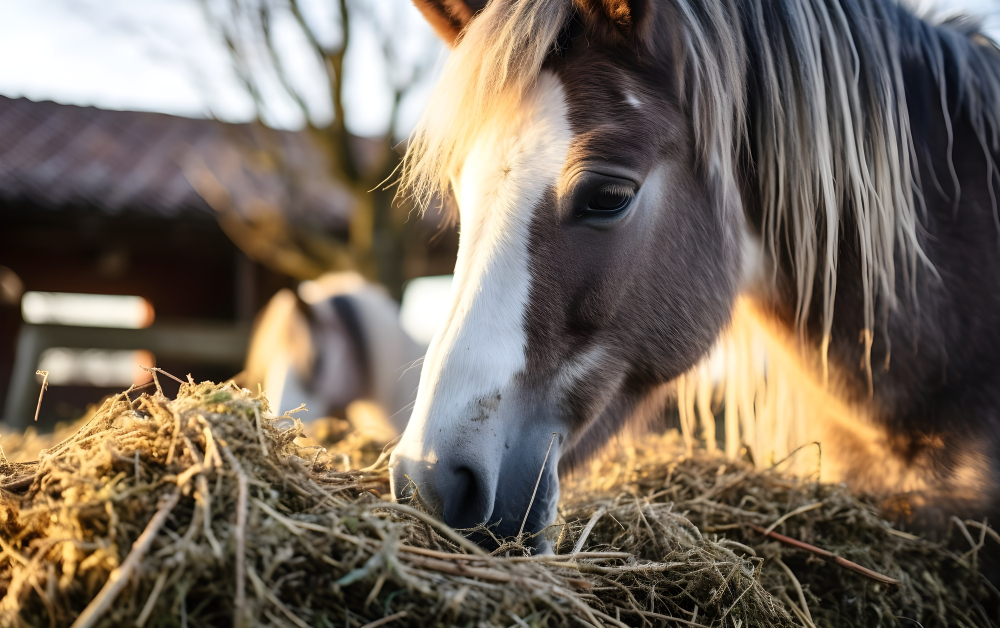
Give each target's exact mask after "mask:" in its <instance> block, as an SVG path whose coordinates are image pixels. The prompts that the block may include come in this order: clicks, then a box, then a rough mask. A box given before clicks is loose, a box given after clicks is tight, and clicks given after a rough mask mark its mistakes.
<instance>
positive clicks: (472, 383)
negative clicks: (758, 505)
mask: <svg viewBox="0 0 1000 628" xmlns="http://www.w3.org/2000/svg"><path fill="white" fill-rule="evenodd" d="M667 65H669V64H664V67H666V66H667ZM677 84H678V82H677V79H676V77H673V76H670V75H669V74H668V73H665V72H662V71H660V72H654V71H652V70H650V69H648V68H642V66H640V65H639V64H638V63H637V62H636V61H635V60H630V59H629V58H628V57H627V56H625V55H621V54H618V53H612V52H605V53H603V54H602V53H601V52H599V50H598V46H596V45H590V46H574V47H573V48H572V49H571V50H570V51H569V52H568V53H566V54H565V55H564V56H563V57H560V58H557V59H550V60H549V61H548V62H547V63H546V66H545V69H544V70H543V71H542V73H541V75H540V76H539V77H538V79H537V81H535V83H534V85H533V87H531V88H530V89H529V90H528V92H527V93H526V94H525V96H524V98H523V99H522V100H521V102H520V105H519V107H518V109H517V112H516V115H514V116H511V117H507V118H504V120H505V122H504V123H503V124H501V125H495V126H492V127H490V128H487V129H484V130H483V131H482V132H481V133H480V135H479V136H478V137H477V138H476V140H475V142H474V143H473V146H472V149H471V150H470V151H469V153H468V156H467V158H466V159H465V160H464V162H463V163H462V165H461V168H460V169H458V170H457V173H458V174H457V175H456V176H455V177H454V179H453V182H452V189H453V190H454V193H455V200H456V201H457V204H458V207H459V210H460V220H461V243H460V246H459V253H458V262H457V265H456V268H455V283H454V288H453V294H452V306H451V316H450V319H449V320H448V323H447V325H446V326H445V328H444V329H443V330H441V332H440V333H439V334H438V336H437V337H436V338H435V340H434V341H433V342H432V344H431V346H430V349H429V351H428V353H427V357H426V361H425V363H424V366H423V372H422V377H421V382H420V388H419V392H418V395H417V401H416V405H415V407H414V410H413V414H412V418H411V420H410V423H409V425H408V426H407V428H406V431H405V433H404V435H403V438H402V441H401V442H400V443H399V445H398V447H397V448H396V450H395V451H394V453H393V455H392V461H391V467H392V482H393V489H394V491H395V494H396V496H397V497H398V498H404V497H409V496H411V495H412V492H413V490H414V489H415V490H416V492H417V494H418V495H419V496H420V497H421V498H422V501H423V502H424V503H426V504H429V505H431V507H432V508H436V509H438V510H439V511H440V512H441V513H442V514H443V516H444V519H445V521H446V522H447V523H449V524H450V525H452V526H455V527H459V528H465V527H471V526H474V525H476V524H479V523H483V522H487V523H489V524H496V528H495V530H496V532H497V533H498V534H499V535H503V536H511V535H514V534H517V533H518V531H519V529H520V528H521V526H522V522H524V530H525V531H526V532H531V533H534V532H538V531H539V530H541V529H542V528H543V527H545V526H546V525H548V524H549V523H551V522H552V521H553V519H554V517H555V513H556V505H557V501H558V493H559V481H558V475H557V469H558V468H559V467H560V466H562V467H563V468H566V466H567V465H571V464H572V463H573V461H574V460H580V459H581V458H582V457H583V456H586V455H587V454H588V453H590V452H591V451H592V450H593V449H594V448H595V447H596V446H598V445H600V444H602V443H603V442H605V441H606V440H607V439H608V438H609V436H610V435H611V434H613V433H614V432H615V431H616V430H617V429H618V428H619V427H620V426H621V425H622V424H623V423H624V422H625V421H626V420H627V419H629V418H630V417H631V416H633V415H634V414H635V413H636V412H637V411H638V410H639V409H640V408H641V407H642V406H643V401H644V400H646V399H647V398H648V397H649V396H650V395H652V394H655V393H656V391H657V390H658V389H661V387H662V385H663V384H664V383H665V382H668V381H670V380H671V379H673V378H675V377H676V376H678V375H680V374H682V373H683V372H685V371H686V370H687V369H689V368H691V367H692V366H693V365H695V363H696V362H697V361H698V360H699V359H701V358H702V357H703V356H704V355H705V354H706V353H707V352H708V351H709V349H710V348H711V346H712V345H713V343H714V342H715V340H716V338H717V336H718V334H719V332H720V330H721V328H722V327H723V326H724V325H725V324H726V322H727V320H728V316H729V312H730V309H731V305H732V301H733V299H734V297H735V292H736V290H737V286H738V283H739V280H740V272H741V243H742V231H741V229H742V218H741V213H740V212H739V210H738V209H736V208H734V207H726V206H725V205H726V203H725V202H724V200H723V197H724V194H723V191H724V190H723V188H725V187H726V186H729V188H730V189H729V190H728V191H729V192H731V194H730V195H729V196H727V197H726V198H728V199H730V200H729V204H730V205H732V204H733V203H734V202H735V199H736V194H735V192H733V190H734V185H733V182H732V181H721V180H716V181H714V182H713V181H712V176H711V175H710V174H706V173H707V171H708V170H710V168H709V167H702V166H698V165H696V161H697V159H696V158H695V151H694V143H693V132H692V124H691V120H690V119H689V117H688V116H687V115H686V114H684V113H683V109H682V108H681V106H680V104H679V100H678V98H677V97H676V96H675V94H676V92H677ZM560 462H561V463H562V464H561V465H560ZM536 482H538V487H537V493H535V494H534V501H533V502H532V505H531V507H530V513H529V512H528V510H529V502H530V501H531V499H532V495H533V491H534V488H535V485H536Z"/></svg>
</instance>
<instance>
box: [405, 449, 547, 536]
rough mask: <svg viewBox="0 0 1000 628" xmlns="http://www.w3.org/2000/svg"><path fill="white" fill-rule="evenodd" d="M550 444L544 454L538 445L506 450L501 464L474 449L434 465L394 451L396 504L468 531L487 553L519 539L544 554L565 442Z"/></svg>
mask: <svg viewBox="0 0 1000 628" xmlns="http://www.w3.org/2000/svg"><path fill="white" fill-rule="evenodd" d="M550 437H551V435H550ZM526 440H527V439H526ZM551 440H553V446H552V447H551V449H549V448H548V445H549V441H550V439H545V442H544V443H543V444H544V445H545V447H542V448H540V451H538V450H539V448H538V447H535V446H532V447H524V446H521V447H519V448H517V449H516V450H514V449H509V448H506V447H505V448H504V449H503V451H502V454H501V456H500V459H499V460H496V459H494V456H490V455H482V454H484V453H485V452H483V451H482V450H477V449H476V448H468V449H464V450H459V451H450V452H447V451H440V452H437V454H438V455H437V460H436V461H435V463H434V464H429V463H426V462H422V461H420V460H416V459H414V458H412V457H407V456H405V455H400V456H397V455H396V454H395V453H394V454H393V457H392V459H391V462H390V470H391V482H392V490H393V494H394V496H395V498H396V499H397V500H398V501H410V502H416V503H417V504H418V505H420V506H422V507H424V508H425V509H427V510H430V511H431V512H432V513H434V514H435V515H437V516H440V517H441V518H442V519H443V520H444V522H445V523H447V524H448V525H449V526H451V527H453V528H456V529H459V530H463V531H467V533H468V535H469V536H470V538H472V539H474V540H475V541H476V542H477V543H479V544H480V545H483V546H485V547H487V548H489V549H493V548H495V547H496V546H497V544H498V543H502V542H504V541H515V542H518V543H519V544H520V545H522V546H524V547H529V548H533V549H535V550H541V551H545V550H547V548H548V543H547V542H546V541H545V535H544V534H543V531H544V529H545V527H546V526H548V525H549V524H551V523H552V521H553V520H554V519H555V514H556V506H557V504H558V501H559V477H558V474H557V466H558V442H557V441H559V440H561V439H551ZM546 454H548V456H547V457H546ZM536 486H537V489H536ZM483 528H485V529H483Z"/></svg>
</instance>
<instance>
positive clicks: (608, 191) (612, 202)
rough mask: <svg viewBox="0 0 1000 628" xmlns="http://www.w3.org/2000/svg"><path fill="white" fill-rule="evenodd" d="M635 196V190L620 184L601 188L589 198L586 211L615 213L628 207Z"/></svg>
mask: <svg viewBox="0 0 1000 628" xmlns="http://www.w3.org/2000/svg"><path fill="white" fill-rule="evenodd" d="M634 196H635V190H634V189H632V188H630V187H627V186H625V185H622V184H620V183H612V184H609V185H605V186H603V187H602V188H601V189H599V190H598V191H597V194H594V195H593V196H592V197H590V201H589V202H588V203H587V209H588V210H590V211H595V212H608V213H615V212H620V211H621V210H623V209H625V208H626V207H628V204H629V203H631V202H632V197H634Z"/></svg>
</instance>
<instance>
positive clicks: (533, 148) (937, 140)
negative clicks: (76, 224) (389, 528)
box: [390, 0, 1000, 551]
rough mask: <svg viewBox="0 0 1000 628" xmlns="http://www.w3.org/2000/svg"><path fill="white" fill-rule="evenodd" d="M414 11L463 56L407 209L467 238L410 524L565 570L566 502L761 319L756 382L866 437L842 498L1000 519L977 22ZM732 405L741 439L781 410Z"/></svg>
mask: <svg viewBox="0 0 1000 628" xmlns="http://www.w3.org/2000/svg"><path fill="white" fill-rule="evenodd" d="M415 2H416V4H417V6H418V8H419V9H420V10H421V12H422V13H423V14H424V16H426V18H427V20H428V21H429V22H430V24H431V26H433V27H434V29H435V30H436V31H437V33H438V34H439V35H440V36H441V37H442V38H443V39H444V40H445V41H446V42H447V43H448V44H449V45H450V46H451V52H450V55H449V57H448V59H447V61H446V63H445V66H444V68H443V72H442V76H441V79H440V82H439V84H438V85H437V87H436V89H435V91H434V93H433V95H432V96H431V99H430V102H429V104H428V106H427V110H426V113H425V114H424V117H423V118H422V119H421V121H420V123H419V124H418V126H417V127H416V129H415V131H414V132H413V134H412V136H411V139H410V141H409V145H408V151H407V154H406V156H405V158H404V163H403V168H402V175H401V190H402V193H403V194H404V195H409V196H410V197H411V199H412V200H413V202H417V203H427V202H429V200H430V199H432V198H435V197H438V198H445V199H448V200H449V203H450V204H451V205H453V206H454V207H455V208H456V211H457V217H458V220H459V223H460V225H461V235H460V244H459V251H458V258H457V262H456V266H455V284H454V289H453V294H452V304H451V310H450V318H449V320H448V322H447V324H446V325H445V326H444V327H443V329H441V331H440V332H439V333H438V335H437V336H436V337H435V338H434V340H433V341H432V343H431V345H430V347H429V350H428V353H427V356H426V359H425V361H424V364H423V367H422V372H421V379H420V385H419V389H418V393H417V398H416V403H415V405H414V409H413V412H412V415H411V418H410V422H409V424H408V425H407V427H406V429H405V431H404V433H403V436H402V438H401V440H400V442H399V444H398V445H397V446H396V448H395V450H394V451H393V452H392V454H391V457H390V469H391V483H392V490H393V494H394V495H395V497H396V499H398V500H419V501H420V502H422V503H423V504H424V505H426V507H427V508H429V509H430V510H431V511H432V512H434V513H436V514H438V515H440V516H442V517H443V519H444V521H445V522H447V523H448V524H449V525H451V526H453V527H455V528H461V529H469V528H474V527H475V526H478V525H480V524H482V525H486V526H488V527H489V528H490V529H491V531H492V532H493V536H494V537H500V538H503V537H512V536H515V535H517V537H518V539H519V541H520V542H522V543H523V544H524V546H525V547H527V548H528V549H533V550H534V551H546V549H547V548H548V547H549V544H548V542H547V541H546V535H545V534H543V532H544V531H545V529H546V527H547V526H549V525H550V524H552V523H553V521H554V520H555V519H556V516H557V503H558V498H559V476H560V474H561V473H562V474H565V473H568V472H570V471H572V470H573V469H574V468H576V467H578V466H579V465H580V464H581V462H583V461H585V460H587V459H588V457H590V456H592V455H594V453H595V452H596V451H598V450H599V449H600V448H601V447H602V446H603V445H604V444H606V443H607V442H609V439H611V438H612V437H613V436H614V435H616V434H619V433H621V431H622V430H623V429H624V428H625V427H626V426H629V425H631V424H633V423H634V422H636V421H640V420H641V416H642V415H643V414H645V413H648V412H649V411H650V409H651V408H654V409H655V408H657V407H662V405H663V403H666V402H667V401H669V399H670V398H676V399H678V400H683V399H688V398H691V397H692V396H693V394H692V393H690V392H683V394H682V392H681V390H680V389H681V388H684V387H683V386H681V385H680V384H676V385H675V388H674V389H673V390H675V391H676V392H675V393H672V394H673V397H671V396H670V394H667V393H665V392H664V391H665V390H668V387H669V386H670V385H671V382H680V381H683V380H684V379H685V378H686V377H689V375H690V374H691V373H693V372H695V371H697V370H698V369H699V368H702V367H700V366H699V365H703V364H704V361H705V359H706V357H707V356H709V355H710V354H711V352H712V351H713V349H715V348H716V347H718V346H719V345H720V343H722V344H725V340H724V339H725V338H726V336H727V334H729V333H730V330H732V329H734V328H737V327H740V326H743V323H742V322H741V317H742V316H743V315H744V314H746V313H747V312H750V313H751V314H752V319H753V320H754V321H755V323H754V325H756V328H758V329H766V330H769V333H770V334H771V336H770V337H771V338H774V339H777V340H776V341H775V345H774V346H776V347H779V348H782V349H781V350H782V351H783V353H781V354H780V355H781V356H784V357H781V359H775V358H774V357H773V356H774V355H775V354H769V357H768V358H767V360H766V362H767V364H766V365H765V369H773V368H776V367H777V365H779V364H780V363H783V362H788V363H789V364H793V368H792V372H793V373H794V375H795V377H798V378H799V380H795V381H792V380H789V381H787V382H785V383H784V384H782V385H783V386H784V388H786V389H803V390H805V389H808V390H810V391H821V392H823V394H825V395H826V397H827V399H828V400H829V402H830V403H829V407H830V408H835V409H836V410H828V409H827V405H826V404H816V405H814V406H812V407H811V408H809V410H810V411H815V414H817V415H819V414H831V415H836V416H835V418H836V419H837V421H839V422H840V424H841V425H842V426H846V425H848V424H849V423H851V422H854V423H856V424H857V425H858V426H860V427H859V428H858V429H859V430H861V431H856V432H854V433H853V436H851V435H850V434H848V436H844V437H843V438H844V439H847V440H845V442H853V443H854V444H855V445H856V446H857V447H856V448H857V451H847V452H846V454H847V455H846V460H847V462H845V463H844V466H843V467H842V468H843V469H844V470H845V471H844V472H845V474H847V475H849V474H850V472H851V471H853V472H855V473H856V474H858V475H859V476H862V477H865V478H867V479H869V480H872V481H876V480H883V484H885V485H887V486H886V488H889V489H896V488H900V487H901V486H902V487H903V488H905V486H903V485H906V486H911V487H918V488H920V489H921V490H926V491H932V490H937V494H939V495H941V496H942V497H946V496H948V495H952V496H955V497H956V500H957V501H956V503H955V504H954V507H955V508H957V509H959V510H962V509H964V510H962V512H969V513H971V512H977V513H997V511H998V505H1000V499H998V497H1000V492H998V491H997V481H996V480H997V478H998V473H1000V368H998V367H1000V218H998V208H997V198H996V194H997V192H996V189H995V184H996V182H997V179H998V178H1000V170H998V168H997V159H998V157H1000V52H998V50H997V48H996V46H995V45H994V44H993V43H991V42H990V41H989V40H988V39H987V38H986V37H985V36H984V35H982V34H981V32H980V31H979V30H978V27H977V26H976V24H975V23H973V22H971V21H969V20H967V19H952V20H943V21H939V22H936V23H934V22H932V21H930V20H928V19H924V18H922V17H920V16H918V15H916V14H915V13H914V12H912V11H911V10H910V9H908V8H906V7H904V6H902V5H901V4H900V3H898V2H896V1H895V0H768V1H766V2H761V1H759V0H491V1H490V2H488V3H487V2H485V1H484V0H415ZM785 358H788V359H787V360H786V359H785ZM773 375H774V372H773V371H769V372H768V377H772V376H773ZM772 379H773V377H772ZM797 381H801V382H807V383H808V385H807V386H806V385H802V386H800V385H799V384H798V383H797ZM726 386H727V387H728V388H731V389H733V390H734V391H737V392H734V394H733V395H730V394H728V393H727V394H726V395H725V398H726V400H727V403H726V407H725V413H726V414H727V432H729V431H730V430H729V428H730V422H729V421H728V418H729V417H728V415H729V414H730V413H731V412H733V413H735V412H737V411H739V412H743V413H744V414H747V413H753V412H757V411H759V406H760V404H762V403H763V402H762V399H761V397H760V396H757V397H754V396H753V394H754V393H753V391H752V390H751V391H750V399H749V402H747V403H744V402H740V401H739V397H740V395H739V394H738V389H739V386H737V385H731V384H729V383H727V384H726ZM743 388H748V387H747V386H743ZM692 389H693V387H692V386H690V385H688V386H687V387H686V390H687V391H690V390H692ZM737 406H739V407H737ZM837 421H834V422H837ZM802 423H803V424H804V426H805V427H804V428H803V429H806V430H808V429H811V428H812V427H814V426H813V423H814V422H813V421H811V420H809V419H806V420H803V421H802ZM735 425H736V426H737V428H738V429H737V430H736V431H735V432H734V433H731V434H728V435H727V441H728V440H729V437H734V438H738V439H743V440H745V441H747V442H749V440H752V439H751V438H749V435H748V433H747V431H746V430H745V429H742V428H739V426H740V425H745V424H740V423H735ZM741 429H742V431H740V430H741ZM841 433H842V434H845V433H848V430H847V428H844V429H843V430H841ZM851 439H853V440H851ZM871 439H879V444H880V447H881V449H876V448H874V445H872V447H871V451H870V452H869V454H868V455H867V457H866V456H862V455H861V454H863V453H864V452H865V451H867V450H866V449H865V448H866V447H867V446H868V445H871V442H869V441H870V440H871ZM726 446H727V448H729V447H730V444H729V443H728V442H727V445H726ZM827 449H829V448H827ZM847 449H848V450H850V449H851V447H848V448H847ZM826 451H827V450H824V454H825V453H826ZM852 456H853V457H854V458H855V460H854V461H853V462H852V461H851V457H852ZM873 456H874V457H873ZM890 466H891V468H892V470H893V471H892V472H891V473H890V472H887V471H886V470H885V469H887V468H888V467H890ZM897 472H898V473H897ZM907 478H910V479H912V478H918V479H919V482H917V481H914V482H910V483H909V484H907V482H909V480H907ZM959 498H960V499H959ZM949 507H950V506H949ZM521 532H524V533H525V538H524V539H522V538H521V536H522V535H521ZM487 536H489V535H487ZM477 538H478V537H477ZM487 543H489V542H488V541H487Z"/></svg>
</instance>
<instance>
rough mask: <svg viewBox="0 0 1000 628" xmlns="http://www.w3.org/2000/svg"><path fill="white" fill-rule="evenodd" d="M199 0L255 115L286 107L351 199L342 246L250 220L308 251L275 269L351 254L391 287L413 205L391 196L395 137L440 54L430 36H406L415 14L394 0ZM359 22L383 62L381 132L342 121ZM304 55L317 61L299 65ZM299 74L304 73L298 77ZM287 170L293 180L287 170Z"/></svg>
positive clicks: (338, 263) (263, 232) (308, 269)
mask: <svg viewBox="0 0 1000 628" xmlns="http://www.w3.org/2000/svg"><path fill="white" fill-rule="evenodd" d="M200 1H201V2H202V6H203V8H204V13H205V16H206V18H207V19H208V21H209V23H210V24H211V25H212V26H213V27H214V28H215V29H216V30H217V32H218V33H219V35H220V37H221V38H222V40H223V41H224V42H225V44H226V46H227V47H228V49H229V51H230V53H231V55H232V59H233V67H234V68H235V70H236V73H237V75H238V76H239V78H240V80H241V81H242V83H243V85H244V86H245V88H246V90H247V92H248V93H249V94H250V95H251V96H252V98H253V100H254V102H255V103H256V111H257V118H258V121H262V122H264V123H266V122H268V119H269V116H272V117H273V114H274V110H275V109H276V108H279V107H285V108H287V107H289V106H290V107H292V108H294V109H295V110H296V111H297V112H298V114H299V115H300V116H301V119H302V120H303V121H304V124H305V127H306V129H307V132H308V133H309V134H310V135H312V137H313V138H314V139H315V140H316V142H317V143H318V144H319V145H320V146H321V147H322V149H323V150H324V151H325V152H326V154H327V155H328V156H329V168H330V170H331V174H332V175H333V176H334V177H335V178H336V179H337V180H339V181H340V182H341V183H342V184H343V185H344V186H345V187H346V188H347V189H349V190H350V192H351V194H352V195H353V197H354V200H355V207H356V209H355V211H354V213H353V217H352V219H351V224H350V228H349V238H348V240H349V242H348V244H347V250H346V254H341V253H339V252H337V251H335V250H334V249H335V248H336V246H335V245H333V244H331V243H330V242H329V238H326V239H324V238H323V236H322V234H318V233H316V232H313V233H308V234H302V233H295V231H296V230H295V228H289V227H287V226H286V227H285V229H276V228H275V226H274V225H273V224H269V225H267V226H265V227H263V228H261V229H258V230H256V231H259V232H260V233H257V234H256V236H255V237H258V238H265V239H267V238H270V239H271V240H272V241H274V242H272V244H273V245H274V246H277V247H283V248H284V249H289V248H292V249H294V248H298V249H299V250H298V251H295V252H294V253H295V254H297V255H299V256H305V257H306V258H309V260H310V262H311V263H306V264H301V265H299V266H296V267H295V268H292V269H288V268H283V269H282V270H284V271H286V272H291V274H296V275H300V276H301V275H306V276H308V275H311V274H314V273H315V271H316V269H317V268H322V267H326V268H331V267H342V266H344V265H347V264H350V265H353V266H354V268H356V269H357V270H359V271H361V272H362V273H363V274H365V275H367V276H369V277H370V278H372V279H377V280H379V281H381V282H382V283H384V284H385V285H387V286H388V287H389V288H390V290H392V291H393V292H396V293H398V291H399V290H400V286H401V283H402V280H403V278H404V277H403V274H402V263H403V251H404V249H405V242H404V239H405V238H406V237H407V233H408V230H407V229H406V222H407V217H408V214H409V213H410V209H411V208H409V207H406V206H405V205H402V204H395V203H394V202H393V199H394V188H393V186H392V178H393V174H394V172H395V170H396V168H397V166H398V165H399V162H400V159H401V151H400V147H399V143H400V142H401V141H402V139H403V138H404V137H405V134H406V132H407V129H402V128H400V125H401V120H400V115H401V112H402V111H403V105H404V102H405V99H406V98H407V96H408V95H410V94H411V92H413V90H414V89H415V87H418V86H420V85H421V82H422V81H424V80H425V79H426V78H427V76H428V75H429V73H430V71H431V70H432V69H433V67H434V65H435V63H436V61H437V59H438V56H439V50H440V49H439V47H438V46H437V45H436V44H435V43H434V40H433V38H431V37H425V38H423V40H422V41H420V38H419V37H415V36H414V33H413V30H414V23H413V20H409V19H407V18H408V16H407V15H406V14H405V13H404V12H403V11H401V10H400V9H401V8H405V7H404V6H403V5H402V4H401V0H394V1H391V2H390V1H389V0H378V1H377V2H374V1H371V0H367V1H366V0H361V1H350V0H200ZM359 26H361V27H365V30H366V32H367V33H374V37H375V41H374V42H372V41H370V39H371V38H370V37H369V41H366V42H365V44H366V47H367V48H372V47H373V44H374V47H375V48H377V49H378V50H379V54H380V55H381V60H380V61H381V62H382V63H383V64H384V65H385V67H386V68H387V72H386V75H387V76H386V81H385V83H386V84H385V86H384V88H385V90H386V92H387V93H388V95H389V98H390V100H391V108H390V111H389V113H388V119H387V120H386V121H385V128H386V130H385V132H384V135H383V137H380V138H362V137H359V136H357V135H354V134H352V133H351V131H350V130H349V123H350V120H348V113H347V111H346V107H345V95H346V91H345V90H346V89H347V88H346V86H345V81H344V76H345V57H346V55H347V54H349V51H351V50H352V46H353V45H354V36H355V30H356V29H357V28H358V27H359ZM420 26H422V24H421V25H420ZM289 42H293V43H296V42H297V43H298V45H291V44H290V43H289ZM415 42H416V44H417V45H416V46H415V45H414V44H415ZM414 48H416V49H414ZM310 65H312V66H313V67H314V68H315V71H314V72H312V73H311V74H309V73H308V72H303V70H302V68H303V67H308V66H310ZM303 74H306V75H308V76H306V77H305V80H304V79H303ZM310 76H311V77H312V78H311V79H310V78H309V77H310ZM373 96H378V95H373ZM383 97H384V95H383ZM279 164H280V159H279ZM288 180H289V181H290V185H293V186H294V176H293V173H289V177H288ZM293 196H294V195H293ZM224 226H225V225H224ZM232 229H234V228H233V227H232V225H230V230H232ZM242 229H243V232H247V230H248V229H250V231H254V230H253V229H252V227H248V226H247V225H243V226H242ZM235 230H236V231H239V228H235ZM299 231H301V229H299ZM279 233H281V234H282V235H281V236H280V237H279V235H278V234H279ZM278 240H281V241H280V242H278ZM237 243H238V244H239V242H237ZM258 244H259V243H258ZM245 248H247V247H245ZM249 248H253V247H249ZM257 248H258V249H259V248H260V246H259V245H258V246H257ZM258 257H261V256H260V255H258ZM264 257H266V256H264ZM287 257H288V256H287V255H286V256H285V257H284V258H283V259H285V258H287ZM262 261H265V263H266V262H268V260H266V259H265V260H262ZM272 265H273V264H272ZM331 269H332V268H331Z"/></svg>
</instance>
